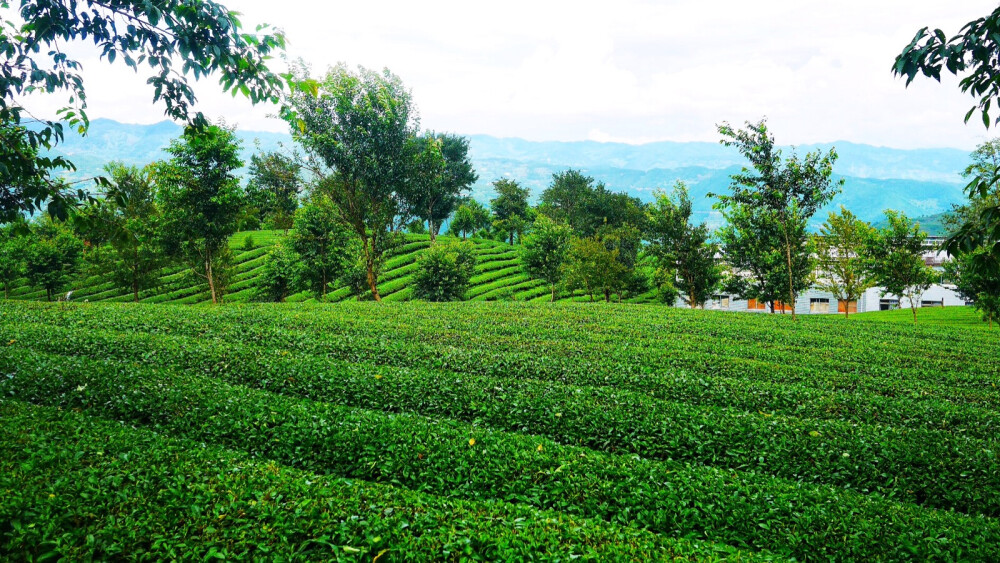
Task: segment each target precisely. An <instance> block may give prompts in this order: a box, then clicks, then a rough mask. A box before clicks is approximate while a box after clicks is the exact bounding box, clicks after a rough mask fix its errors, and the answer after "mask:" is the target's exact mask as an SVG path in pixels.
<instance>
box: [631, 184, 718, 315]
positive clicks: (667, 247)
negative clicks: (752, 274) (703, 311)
mask: <svg viewBox="0 0 1000 563" xmlns="http://www.w3.org/2000/svg"><path fill="white" fill-rule="evenodd" d="M655 197H656V200H655V201H654V202H653V204H652V205H651V206H649V208H647V211H646V215H647V221H646V240H648V241H649V245H648V246H647V250H648V252H649V253H650V254H651V255H652V256H653V257H654V258H655V259H656V261H657V262H658V266H659V267H660V268H661V269H662V271H664V272H669V275H670V276H672V277H673V280H671V285H672V286H673V287H675V288H677V290H678V291H679V292H680V294H681V296H682V297H683V299H684V300H685V301H686V302H687V304H688V306H689V307H691V308H696V307H704V305H705V303H706V302H707V301H708V300H709V299H711V298H712V294H713V293H715V290H716V288H717V287H718V286H719V283H720V281H721V280H722V269H721V268H720V266H719V264H718V263H717V262H716V259H715V255H716V254H717V253H718V251H719V246H718V245H717V244H715V243H713V242H710V240H709V237H710V235H711V233H710V231H709V229H708V226H707V225H705V223H700V224H698V225H694V224H692V223H691V213H692V208H691V198H690V197H689V196H688V190H687V186H685V185H684V183H683V182H680V181H678V182H677V184H675V185H674V191H673V193H672V194H670V195H668V194H666V193H664V192H660V191H658V192H656V194H655Z"/></svg>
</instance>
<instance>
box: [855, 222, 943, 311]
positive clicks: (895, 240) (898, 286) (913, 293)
mask: <svg viewBox="0 0 1000 563" xmlns="http://www.w3.org/2000/svg"><path fill="white" fill-rule="evenodd" d="M885 217H886V222H887V224H888V225H887V226H886V227H884V228H881V229H873V230H871V231H870V232H869V233H868V236H867V239H866V241H865V244H864V246H863V248H862V255H863V257H864V263H865V266H866V269H867V270H868V272H869V274H870V275H871V278H872V281H873V282H874V284H875V285H878V286H882V287H883V288H884V290H883V291H882V295H889V294H891V295H895V296H897V297H900V298H903V297H905V298H906V299H908V300H909V302H910V309H911V310H912V311H913V322H914V323H916V322H917V309H918V308H919V307H920V296H921V295H923V293H924V292H925V291H927V288H929V287H930V286H931V284H933V283H934V282H935V281H936V280H937V278H938V277H939V276H938V275H937V274H936V273H935V272H934V270H933V269H931V267H930V266H927V265H926V264H924V257H923V254H924V240H926V239H927V233H925V232H923V231H922V230H920V225H919V224H917V223H913V222H912V221H910V219H909V217H907V216H906V215H905V214H903V213H896V212H895V211H892V210H889V211H886V212H885Z"/></svg>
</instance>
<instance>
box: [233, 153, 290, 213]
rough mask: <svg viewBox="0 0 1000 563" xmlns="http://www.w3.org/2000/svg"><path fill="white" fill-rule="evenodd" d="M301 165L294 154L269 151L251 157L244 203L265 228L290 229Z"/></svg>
mask: <svg viewBox="0 0 1000 563" xmlns="http://www.w3.org/2000/svg"><path fill="white" fill-rule="evenodd" d="M301 171H302V165H301V164H299V163H298V162H297V161H296V160H295V159H294V158H293V157H291V156H288V155H286V154H283V153H280V152H276V151H271V152H263V153H260V152H258V153H256V154H254V155H252V156H251V157H250V170H249V173H250V174H249V179H248V180H247V187H246V194H247V205H249V206H250V207H251V208H253V209H254V210H255V211H256V213H257V219H258V221H259V222H260V224H261V225H262V226H263V227H265V228H268V229H286V230H287V229H289V228H291V227H292V222H293V220H294V217H295V210H296V209H298V207H299V192H301V191H302V178H301Z"/></svg>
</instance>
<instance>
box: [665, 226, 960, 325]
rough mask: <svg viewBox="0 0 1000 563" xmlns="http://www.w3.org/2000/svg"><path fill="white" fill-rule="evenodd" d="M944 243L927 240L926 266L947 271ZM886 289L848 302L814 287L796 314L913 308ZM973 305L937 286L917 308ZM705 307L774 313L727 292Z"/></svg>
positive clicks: (873, 290)
mask: <svg viewBox="0 0 1000 563" xmlns="http://www.w3.org/2000/svg"><path fill="white" fill-rule="evenodd" d="M943 240H944V239H943V237H927V240H926V241H925V242H924V246H925V247H926V248H927V250H926V252H924V263H925V264H927V265H928V266H931V267H933V268H934V269H935V270H939V271H941V270H943V268H942V266H943V264H944V262H945V261H947V260H949V259H950V257H949V256H948V254H947V253H946V252H944V251H943V250H941V243H942V242H943ZM720 258H721V257H720ZM883 289H884V288H881V287H873V288H870V289H868V290H867V291H866V292H865V293H864V295H862V296H861V298H860V299H858V300H857V301H854V302H851V303H847V302H844V301H841V300H838V299H837V297H836V296H834V295H833V294H832V293H830V292H828V291H824V290H822V289H819V288H818V287H815V286H814V287H811V288H809V289H808V290H806V291H804V292H802V293H801V294H800V295H799V296H798V297H797V298H796V300H795V313H796V314H798V315H808V314H838V313H840V314H843V313H844V310H845V308H848V309H849V311H850V312H851V313H866V312H869V311H887V310H892V309H900V308H904V309H908V308H909V307H910V300H909V299H907V298H906V297H900V296H897V295H892V294H886V295H882V291H883ZM970 304H971V302H970V301H967V300H966V299H965V298H964V297H962V296H961V295H959V293H958V292H957V291H956V287H955V286H954V285H952V284H934V285H932V286H931V287H930V288H928V289H927V291H925V292H924V293H923V294H922V295H921V296H920V303H917V306H918V307H954V306H964V305H970ZM676 306H678V307H686V306H687V304H686V303H685V302H684V301H683V300H682V299H680V298H678V300H677V303H676ZM705 308H706V309H712V310H721V311H743V312H759V313H769V312H770V311H771V307H770V304H768V303H764V302H757V301H756V300H753V299H751V300H745V299H739V298H738V297H736V296H735V295H730V294H726V293H720V294H718V295H716V296H715V297H714V298H713V299H712V300H711V301H710V302H708V303H706V304H705ZM782 308H784V310H785V312H786V313H790V312H791V307H787V306H783V305H782V304H780V303H778V304H776V305H775V307H774V312H775V313H781V312H782V311H781V309H782Z"/></svg>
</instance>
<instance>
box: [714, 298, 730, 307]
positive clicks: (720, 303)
mask: <svg viewBox="0 0 1000 563" xmlns="http://www.w3.org/2000/svg"><path fill="white" fill-rule="evenodd" d="M712 306H713V307H715V308H716V309H728V308H729V296H728V295H713V296H712Z"/></svg>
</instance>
